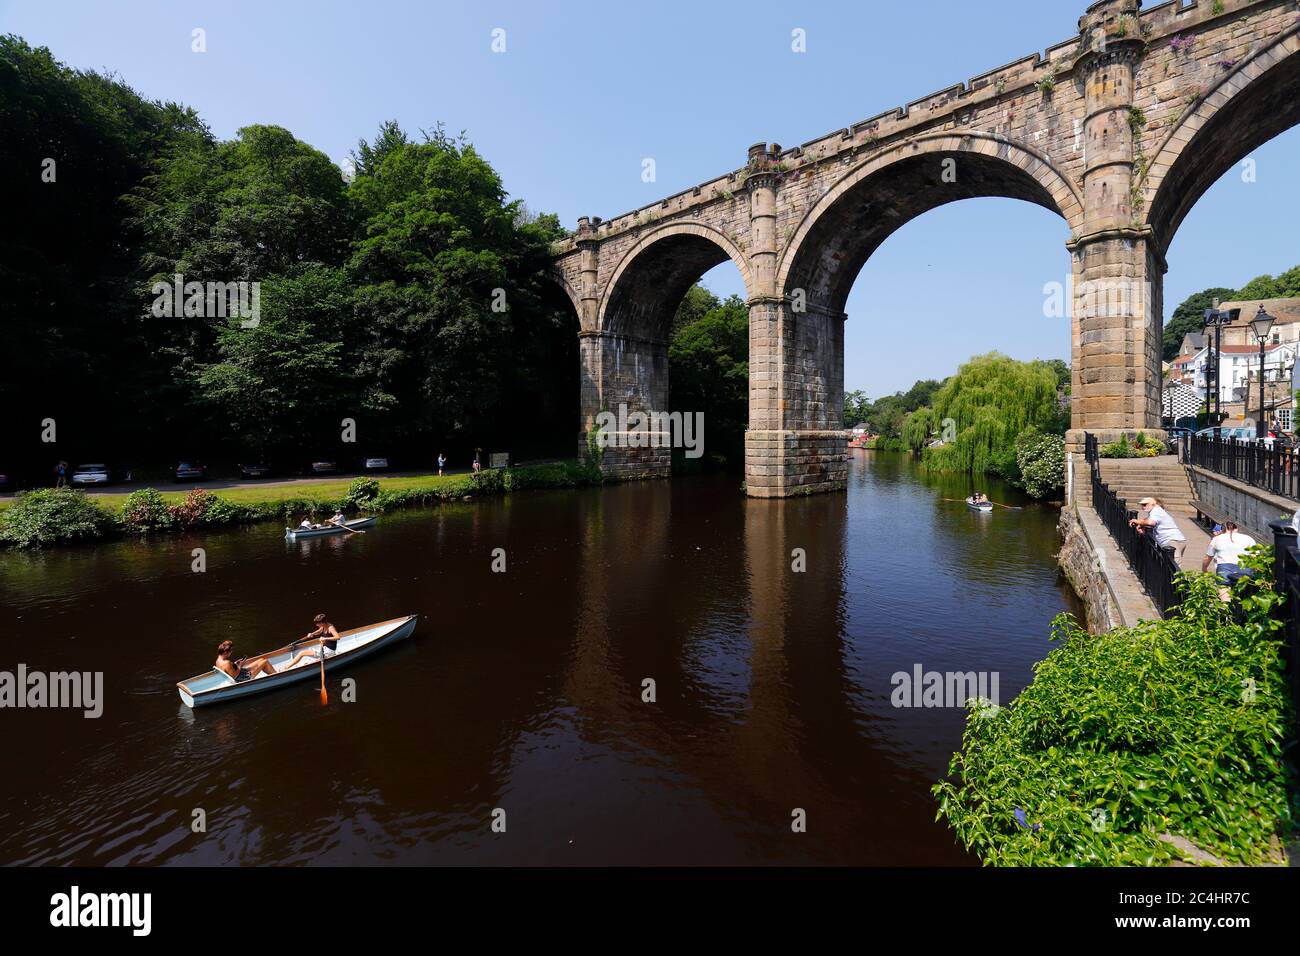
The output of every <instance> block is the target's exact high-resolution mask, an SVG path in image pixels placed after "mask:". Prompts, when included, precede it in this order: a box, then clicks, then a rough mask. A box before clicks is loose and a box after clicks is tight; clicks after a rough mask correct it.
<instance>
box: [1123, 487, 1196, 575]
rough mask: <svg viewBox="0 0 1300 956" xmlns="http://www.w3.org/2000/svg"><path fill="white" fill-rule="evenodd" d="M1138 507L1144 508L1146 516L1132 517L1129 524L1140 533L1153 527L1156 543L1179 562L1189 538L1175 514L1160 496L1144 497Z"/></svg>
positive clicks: (1143, 511) (1175, 561)
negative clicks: (1170, 511)
mask: <svg viewBox="0 0 1300 956" xmlns="http://www.w3.org/2000/svg"><path fill="white" fill-rule="evenodd" d="M1138 507H1139V508H1141V509H1142V514H1143V515H1144V517H1141V518H1130V519H1129V522H1128V523H1129V525H1130V526H1131V527H1134V528H1137V530H1138V534H1145V533H1146V529H1147V528H1151V529H1152V532H1153V533H1154V534H1155V537H1156V544H1157V545H1158V546H1159V547H1161V548H1163V549H1164V550H1165V551H1168V552H1169V556H1170V557H1171V558H1173V559H1174V563H1175V564H1177V563H1178V559H1179V558H1181V557H1182V556H1183V551H1185V550H1186V549H1187V539H1186V538H1184V537H1183V533H1182V532H1181V531H1179V530H1178V525H1177V524H1176V523H1175V522H1174V516H1173V515H1171V514H1170V513H1169V512H1168V511H1166V510H1165V509H1164V505H1162V504H1161V503H1160V499H1159V498H1143V499H1142V500H1141V501H1139V502H1138Z"/></svg>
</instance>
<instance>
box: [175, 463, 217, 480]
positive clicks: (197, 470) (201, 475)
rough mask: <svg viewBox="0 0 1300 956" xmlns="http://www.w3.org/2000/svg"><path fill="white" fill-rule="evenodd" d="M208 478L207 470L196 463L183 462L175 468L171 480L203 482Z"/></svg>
mask: <svg viewBox="0 0 1300 956" xmlns="http://www.w3.org/2000/svg"><path fill="white" fill-rule="evenodd" d="M207 477H208V468H207V466H206V465H201V464H199V463H198V462H197V461H183V462H181V463H180V464H178V465H177V466H176V471H175V472H174V473H173V475H172V478H173V480H174V481H204V480H206V479H207Z"/></svg>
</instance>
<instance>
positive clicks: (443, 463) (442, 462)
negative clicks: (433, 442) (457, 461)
mask: <svg viewBox="0 0 1300 956" xmlns="http://www.w3.org/2000/svg"><path fill="white" fill-rule="evenodd" d="M446 467H447V456H446V455H444V454H443V453H442V452H438V477H439V478H441V477H442V470H443V469H444V468H446Z"/></svg>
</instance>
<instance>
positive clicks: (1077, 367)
mask: <svg viewBox="0 0 1300 956" xmlns="http://www.w3.org/2000/svg"><path fill="white" fill-rule="evenodd" d="M1297 6H1298V5H1297V3H1296V2H1295V0H1222V2H1221V3H1211V2H1199V3H1186V4H1185V3H1182V2H1179V0H1171V2H1168V3H1163V4H1160V5H1159V6H1156V7H1153V8H1151V9H1148V10H1143V9H1141V4H1140V0H1100V2H1097V3H1093V4H1092V5H1090V6H1089V7H1088V8H1087V9H1086V10H1085V12H1084V14H1083V16H1082V17H1080V19H1079V22H1078V33H1077V35H1076V36H1075V37H1074V38H1072V39H1070V40H1068V41H1065V42H1063V43H1058V44H1056V45H1054V46H1052V47H1049V48H1048V49H1047V50H1046V52H1045V53H1043V54H1035V55H1033V56H1030V57H1026V58H1024V59H1021V60H1017V61H1015V62H1013V63H1010V64H1007V65H1006V66H1003V67H999V68H998V69H996V70H992V71H990V72H988V73H985V74H982V75H980V76H978V77H975V78H973V79H971V80H970V81H968V82H967V83H964V84H959V85H957V86H953V87H951V88H949V89H946V90H941V91H939V92H937V93H934V94H931V95H930V96H927V97H923V98H921V99H919V100H916V101H913V102H911V103H908V104H907V105H906V106H904V107H901V108H898V109H894V110H891V111H889V112H887V113H882V114H880V115H879V116H875V117H872V118H870V119H867V120H863V121H860V122H857V123H854V124H853V125H852V126H849V127H845V128H844V129H841V130H837V131H836V132H834V133H830V134H828V135H826V136H822V137H820V138H818V139H815V140H813V141H811V142H808V143H805V144H803V145H802V146H797V147H793V148H789V149H782V148H781V147H780V146H779V145H776V144H771V145H769V144H766V143H758V144H755V145H753V146H750V147H749V149H748V152H747V155H746V162H745V165H744V166H743V167H742V168H740V169H736V170H732V171H731V172H729V173H727V174H725V175H724V176H720V177H718V178H716V179H713V180H710V181H708V182H706V183H702V184H700V185H699V186H695V187H693V188H691V189H688V190H685V191H682V192H679V193H676V194H674V195H672V196H669V197H667V198H666V199H663V200H662V201H660V202H658V203H654V204H652V205H649V206H645V207H643V208H641V209H638V210H634V211H633V212H630V213H625V214H623V215H620V216H617V217H615V218H613V219H610V220H601V219H599V218H595V217H583V218H582V219H580V220H579V223H578V228H577V231H576V232H575V233H574V234H573V235H572V236H570V237H568V238H566V239H565V240H563V241H561V242H559V243H557V244H556V245H555V247H554V274H555V278H556V279H557V280H558V281H559V282H560V284H561V285H563V287H564V288H565V289H566V291H567V292H568V293H569V296H570V298H571V300H572V301H573V304H574V308H575V309H576V311H577V313H578V316H579V327H580V333H579V334H580V353H581V362H582V400H581V416H582V421H581V423H580V424H581V431H582V435H583V437H581V438H580V442H581V443H582V444H583V445H584V446H585V443H586V435H587V433H588V431H589V430H590V429H591V427H592V424H593V422H594V420H595V416H596V415H597V414H598V413H599V412H600V411H602V410H607V409H613V408H615V407H616V406H617V405H618V404H620V403H626V404H627V405H628V406H629V408H632V409H637V410H656V411H658V410H666V409H667V407H668V406H667V403H668V380H669V374H670V370H669V368H668V338H669V334H670V329H671V323H672V318H673V315H674V313H675V311H676V309H677V306H678V304H679V303H680V302H681V300H682V298H683V297H684V295H685V294H686V292H687V290H688V289H689V288H690V286H691V285H692V284H693V283H694V282H696V281H697V280H698V279H699V278H700V276H702V275H703V274H704V273H705V272H707V271H708V270H709V269H711V268H713V267H714V266H716V265H718V264H720V263H722V262H726V261H728V260H730V261H731V262H733V263H734V264H735V266H736V268H737V270H738V271H739V273H740V275H741V278H742V280H743V282H744V286H745V290H746V296H747V301H748V305H749V310H750V407H749V429H748V431H747V433H746V488H747V490H748V493H749V494H751V495H755V496H762V497H784V496H788V495H793V494H802V493H809V492H815V491H830V490H836V489H839V488H843V487H844V484H845V481H846V478H847V456H846V435H845V433H844V431H843V429H842V424H841V423H842V413H843V393H844V322H845V321H846V320H847V316H846V314H845V311H844V310H845V305H846V302H847V299H848V295H849V292H850V290H851V289H852V286H853V283H854V280H855V279H856V278H857V276H858V273H859V272H860V270H861V269H862V267H863V265H864V264H865V263H866V261H867V259H868V258H869V257H870V256H871V254H872V253H873V252H874V251H875V250H876V249H877V248H878V247H879V246H880V245H881V244H882V243H883V242H885V240H887V239H888V238H889V237H890V236H891V235H892V234H893V233H894V232H895V231H897V230H898V229H900V228H902V227H903V226H904V225H906V224H907V223H908V222H910V221H912V220H913V219H915V218H917V217H918V216H921V215H923V214H924V213H926V212H928V211H930V210H932V209H935V208H937V207H939V206H942V205H946V204H948V203H952V202H957V201H960V200H963V199H969V198H976V197H986V196H999V197H1007V198H1014V199H1021V200H1024V201H1027V202H1032V203H1036V204H1038V205H1040V206H1043V207H1044V208H1046V209H1049V210H1051V211H1053V212H1055V213H1057V214H1058V215H1059V216H1060V217H1061V218H1062V220H1064V223H1065V225H1066V228H1067V230H1068V233H1069V239H1068V241H1067V242H1066V248H1067V249H1068V251H1069V257H1070V258H1069V266H1068V268H1069V270H1070V273H1071V276H1070V277H1071V280H1072V283H1073V291H1072V325H1071V342H1072V365H1073V374H1074V382H1073V390H1072V391H1073V408H1072V414H1073V425H1074V428H1073V429H1072V430H1071V432H1070V434H1069V436H1068V437H1067V441H1069V442H1070V443H1071V444H1073V445H1077V444H1079V443H1080V442H1081V434H1082V432H1083V431H1085V430H1087V431H1092V432H1097V433H1100V434H1102V435H1103V436H1106V435H1108V434H1114V433H1117V432H1119V431H1121V430H1135V429H1145V430H1146V431H1148V432H1157V433H1158V432H1159V431H1160V385H1161V376H1160V346H1161V341H1162V326H1163V303H1162V297H1163V296H1162V286H1163V275H1164V272H1165V269H1166V266H1165V255H1166V252H1167V249H1168V246H1169V243H1170V241H1171V240H1172V238H1173V235H1174V234H1175V233H1176V231H1177V228H1178V226H1179V225H1180V224H1181V222H1182V219H1183V217H1184V216H1185V215H1186V213H1187V211H1188V210H1189V209H1190V208H1191V207H1192V205H1194V203H1195V202H1196V200H1197V199H1198V198H1199V197H1200V196H1201V194H1203V193H1204V191H1205V190H1206V189H1208V188H1209V186H1210V185H1212V184H1213V183H1214V182H1215V181H1216V180H1217V179H1218V178H1219V176H1221V175H1222V174H1223V173H1224V172H1225V171H1227V170H1228V169H1230V168H1232V166H1233V165H1234V164H1235V163H1237V162H1239V161H1240V160H1242V159H1243V158H1244V157H1245V156H1247V155H1248V154H1249V152H1250V151H1251V150H1253V149H1255V148H1256V147H1258V146H1259V145H1261V144H1262V143H1264V142H1266V141H1267V140H1268V139H1270V138H1272V137H1273V136H1275V135H1277V134H1278V133H1280V132H1282V131H1284V130H1286V129H1288V128H1289V127H1290V126H1292V125H1295V123H1296V122H1297V121H1300V56H1297V53H1298V52H1300V45H1298V44H1300V40H1298V39H1297V36H1298V28H1300V12H1298V11H1297ZM1063 268H1065V265H1064V260H1063ZM604 467H605V468H606V470H607V471H608V472H609V473H610V474H612V475H615V476H620V477H640V476H654V475H666V474H668V472H669V471H670V455H669V452H668V450H667V449H640V448H626V449H619V448H611V449H608V450H607V452H606V456H605V463H604Z"/></svg>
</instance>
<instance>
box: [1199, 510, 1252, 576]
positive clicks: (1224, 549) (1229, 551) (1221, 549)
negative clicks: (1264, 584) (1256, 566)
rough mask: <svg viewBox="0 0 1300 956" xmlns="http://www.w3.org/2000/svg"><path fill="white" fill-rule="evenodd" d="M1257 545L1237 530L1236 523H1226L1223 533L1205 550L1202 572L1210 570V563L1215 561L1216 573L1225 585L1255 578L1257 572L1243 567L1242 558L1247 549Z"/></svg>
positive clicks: (1215, 537) (1212, 540)
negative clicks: (1238, 580) (1247, 578)
mask: <svg viewBox="0 0 1300 956" xmlns="http://www.w3.org/2000/svg"><path fill="white" fill-rule="evenodd" d="M1255 543H1256V542H1255V539H1254V538H1252V537H1251V536H1250V535H1248V534H1245V533H1243V532H1241V531H1239V530H1237V524H1236V522H1234V521H1225V522H1224V523H1223V533H1222V534H1216V535H1215V536H1214V537H1213V538H1211V539H1210V546H1209V547H1208V548H1207V549H1206V550H1205V558H1204V559H1203V560H1202V561H1201V570H1202V571H1208V570H1210V562H1211V561H1213V562H1214V573H1215V574H1217V575H1218V576H1219V577H1220V578H1222V579H1223V582H1224V583H1225V584H1232V583H1234V582H1235V581H1236V580H1237V579H1238V578H1242V577H1253V576H1254V574H1255V572H1254V571H1253V570H1252V569H1250V568H1243V567H1242V566H1241V556H1242V554H1243V553H1245V551H1246V549H1247V548H1253V547H1254V546H1255Z"/></svg>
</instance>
